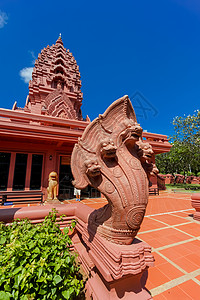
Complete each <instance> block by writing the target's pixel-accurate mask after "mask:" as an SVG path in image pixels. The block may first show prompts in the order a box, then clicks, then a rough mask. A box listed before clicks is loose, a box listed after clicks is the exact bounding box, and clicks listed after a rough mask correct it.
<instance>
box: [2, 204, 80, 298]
mask: <svg viewBox="0 0 200 300" xmlns="http://www.w3.org/2000/svg"><path fill="white" fill-rule="evenodd" d="M74 227H75V222H74V221H73V222H72V224H71V225H70V226H69V227H66V228H65V229H64V232H63V233H62V231H61V230H60V226H59V225H58V224H57V223H56V211H55V210H53V211H52V212H50V213H49V215H48V216H47V217H45V220H44V222H43V223H40V224H36V225H33V224H31V222H30V221H29V220H26V219H25V220H16V221H14V222H13V224H11V225H9V226H6V225H4V224H2V223H0V300H2V299H4V300H7V299H20V300H32V299H43V300H45V299H51V300H54V299H56V300H60V299H74V298H75V297H77V296H78V295H80V294H81V293H82V291H83V288H84V282H83V278H82V275H81V274H80V272H79V266H78V264H77V263H76V261H75V256H74V255H73V254H72V253H71V252H70V250H69V246H70V245H71V243H72V242H71V239H70V237H69V235H68V233H69V230H71V229H73V228H74Z"/></svg>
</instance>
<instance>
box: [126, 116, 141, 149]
mask: <svg viewBox="0 0 200 300" xmlns="http://www.w3.org/2000/svg"><path fill="white" fill-rule="evenodd" d="M124 124H125V126H126V129H125V130H124V131H123V132H122V133H121V139H122V143H124V144H125V145H126V146H128V145H130V146H134V145H135V143H136V142H137V141H139V138H141V136H142V131H143V129H142V127H141V126H140V124H138V123H137V122H134V121H133V120H131V119H129V120H126V121H125V122H124Z"/></svg>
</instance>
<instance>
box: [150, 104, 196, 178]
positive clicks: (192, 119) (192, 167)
mask: <svg viewBox="0 0 200 300" xmlns="http://www.w3.org/2000/svg"><path fill="white" fill-rule="evenodd" d="M173 125H174V131H175V134H174V135H173V136H172V137H171V138H170V140H171V143H172V148H171V150H170V152H169V153H163V154H159V155H157V156H156V164H157V167H158V168H159V170H160V172H161V173H165V174H166V173H171V174H174V173H184V175H185V173H188V172H192V173H193V174H195V175H197V173H198V172H199V171H200V111H199V110H197V111H195V113H194V114H193V115H189V116H184V117H175V118H174V120H173Z"/></svg>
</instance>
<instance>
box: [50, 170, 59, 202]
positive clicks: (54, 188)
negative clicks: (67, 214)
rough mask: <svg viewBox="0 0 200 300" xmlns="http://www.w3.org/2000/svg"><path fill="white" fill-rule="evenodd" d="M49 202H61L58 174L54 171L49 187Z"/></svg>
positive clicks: (51, 174)
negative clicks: (58, 195)
mask: <svg viewBox="0 0 200 300" xmlns="http://www.w3.org/2000/svg"><path fill="white" fill-rule="evenodd" d="M47 193H48V195H47V202H51V201H54V202H59V200H58V198H57V194H58V174H57V173H56V172H55V171H53V172H51V173H49V186H48V188H47Z"/></svg>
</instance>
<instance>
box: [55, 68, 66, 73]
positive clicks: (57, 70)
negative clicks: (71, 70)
mask: <svg viewBox="0 0 200 300" xmlns="http://www.w3.org/2000/svg"><path fill="white" fill-rule="evenodd" d="M54 73H55V74H64V72H63V70H62V69H61V68H58V69H56V70H55V72H54Z"/></svg>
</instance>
